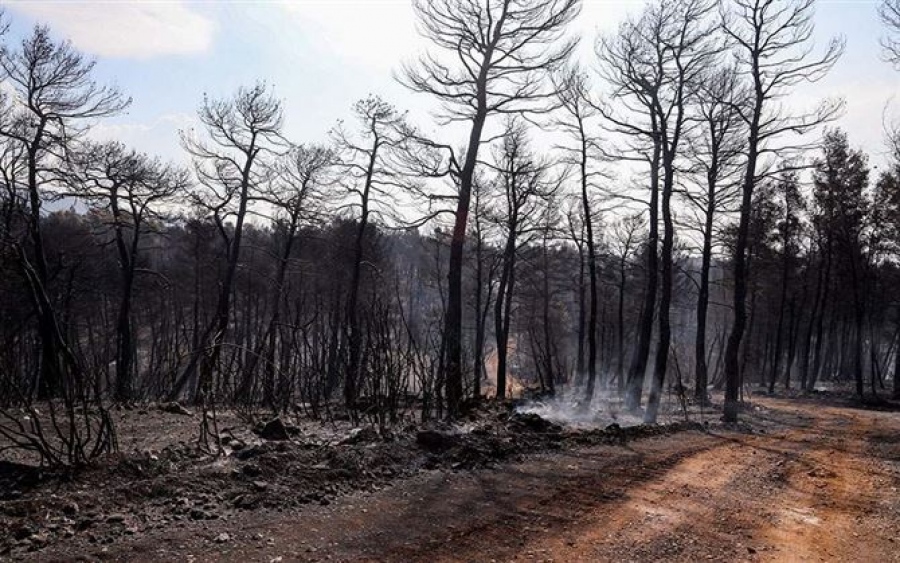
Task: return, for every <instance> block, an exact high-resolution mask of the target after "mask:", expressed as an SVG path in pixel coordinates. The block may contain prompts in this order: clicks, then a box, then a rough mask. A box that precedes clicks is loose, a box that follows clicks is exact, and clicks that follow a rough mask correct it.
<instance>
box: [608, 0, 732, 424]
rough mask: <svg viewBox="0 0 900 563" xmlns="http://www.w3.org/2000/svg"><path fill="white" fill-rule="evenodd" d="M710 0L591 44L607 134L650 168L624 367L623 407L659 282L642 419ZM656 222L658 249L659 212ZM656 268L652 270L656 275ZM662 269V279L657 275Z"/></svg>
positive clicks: (683, 5) (711, 41)
mask: <svg viewBox="0 0 900 563" xmlns="http://www.w3.org/2000/svg"><path fill="white" fill-rule="evenodd" d="M712 9H713V4H712V3H711V2H708V1H705V0H685V1H681V2H675V3H655V4H652V5H651V6H649V7H648V8H647V9H646V10H645V11H644V13H643V14H642V16H641V17H640V19H638V20H637V21H629V22H626V23H625V24H623V25H622V26H621V27H620V29H619V33H618V35H616V36H614V37H612V38H606V39H603V40H601V41H600V42H599V43H598V44H597V48H596V52H597V56H598V57H599V58H600V61H601V63H602V65H603V67H602V72H603V76H604V78H606V79H607V80H608V81H609V83H610V84H611V87H612V94H613V97H614V98H615V99H618V100H620V104H621V105H622V107H623V109H624V111H614V110H612V109H611V108H609V107H605V106H601V107H600V111H601V113H602V114H603V117H604V118H605V120H606V121H607V122H608V123H609V128H610V129H611V133H613V134H617V135H623V136H626V137H627V138H629V139H630V140H631V141H630V146H629V149H630V150H628V151H627V152H624V153H622V154H619V155H617V156H620V157H623V158H627V159H630V160H634V161H639V162H646V163H647V164H649V167H650V181H649V190H650V201H649V208H650V209H649V212H650V224H649V226H650V233H649V247H648V249H647V287H646V290H645V291H646V293H645V295H644V304H643V309H642V312H641V321H640V329H639V338H638V343H637V346H636V347H635V351H634V356H633V359H632V363H631V366H630V368H629V372H628V379H627V385H626V395H625V402H626V406H627V408H629V409H631V410H636V409H638V408H639V407H640V397H641V390H642V386H643V379H644V374H645V371H646V364H647V360H648V357H649V354H650V340H651V338H652V333H653V318H654V313H655V312H656V294H657V285H658V283H659V281H661V282H662V286H661V287H660V288H659V289H660V290H661V291H660V296H659V297H660V301H659V311H658V316H659V343H658V347H657V352H656V361H655V365H654V369H653V374H654V376H653V380H652V382H651V390H650V396H649V399H648V408H647V411H646V413H645V419H646V420H647V421H650V422H653V421H655V420H656V413H657V409H658V405H659V396H660V390H661V388H662V382H663V379H664V378H665V373H666V369H667V365H668V356H669V346H670V340H671V326H670V321H669V309H670V306H671V300H672V280H673V271H672V253H673V248H674V236H675V235H674V225H673V221H672V210H671V199H672V194H673V191H674V188H675V182H676V168H677V162H678V160H679V158H680V150H681V146H680V145H681V142H682V140H683V136H684V132H685V128H686V123H687V116H688V110H689V106H690V104H691V98H692V97H693V95H694V93H695V89H694V85H695V84H696V83H697V82H698V79H699V77H700V76H701V75H702V73H703V72H704V71H705V70H706V68H707V67H708V66H709V64H710V63H711V60H712V58H713V55H714V54H715V53H716V50H717V46H716V45H715V37H714V35H713V34H712V27H711V25H710V22H709V15H710V14H711V11H712ZM660 213H661V215H662V220H663V240H662V248H661V254H658V252H659V251H658V249H657V245H658V242H659V225H658V223H659V218H660ZM658 271H659V273H658ZM660 273H661V277H662V279H661V280H660V279H659V275H660Z"/></svg>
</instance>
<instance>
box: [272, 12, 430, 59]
mask: <svg viewBox="0 0 900 563" xmlns="http://www.w3.org/2000/svg"><path fill="white" fill-rule="evenodd" d="M279 5H281V6H282V7H283V8H284V10H285V11H286V12H287V13H288V14H289V15H290V16H292V17H294V18H296V19H297V21H298V23H299V24H300V26H301V28H302V29H303V31H304V32H306V33H309V34H312V35H313V36H314V37H315V39H314V40H313V41H311V42H310V43H311V44H312V45H320V46H321V48H322V50H323V51H328V52H329V54H337V55H338V56H340V57H342V58H343V59H344V60H345V61H347V62H352V63H356V64H359V65H361V66H365V67H368V68H372V69H377V70H380V71H381V70H385V69H390V68H392V67H394V66H396V65H397V64H398V63H399V62H400V61H402V60H405V59H408V58H410V56H411V55H413V54H415V52H416V50H417V49H418V48H420V47H421V46H422V44H423V42H422V40H421V38H420V37H419V36H418V34H417V32H416V27H415V15H414V12H413V8H412V2H411V1H409V0H399V1H398V0H369V1H367V2H348V1H340V0H280V1H279Z"/></svg>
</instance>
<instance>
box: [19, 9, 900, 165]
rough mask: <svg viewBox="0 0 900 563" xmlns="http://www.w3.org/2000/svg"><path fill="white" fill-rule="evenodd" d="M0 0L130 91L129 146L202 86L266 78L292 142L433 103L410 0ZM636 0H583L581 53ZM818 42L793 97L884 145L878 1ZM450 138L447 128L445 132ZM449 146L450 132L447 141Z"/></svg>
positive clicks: (117, 125) (115, 132) (184, 115)
mask: <svg viewBox="0 0 900 563" xmlns="http://www.w3.org/2000/svg"><path fill="white" fill-rule="evenodd" d="M4 4H5V5H6V6H7V8H8V13H9V15H10V16H11V18H12V20H13V21H12V23H13V38H14V40H15V38H17V37H20V36H21V35H22V34H23V33H26V32H27V31H28V30H29V29H30V27H31V26H32V25H34V24H35V23H46V24H49V25H50V27H51V29H52V30H53V32H54V33H55V34H56V35H57V37H60V38H69V39H71V40H72V42H73V43H74V45H75V46H76V47H77V48H79V49H80V50H82V51H83V52H85V53H88V54H90V55H92V56H94V57H96V59H97V61H98V65H97V77H98V79H100V80H101V81H104V82H112V83H115V84H117V85H118V86H119V87H120V89H121V90H122V91H123V92H124V93H126V94H127V95H130V96H132V97H133V99H134V101H133V104H132V106H131V107H130V109H129V110H128V112H127V114H126V115H123V116H120V117H117V118H115V119H113V120H110V121H108V122H106V123H105V124H104V125H103V126H102V131H101V133H102V134H103V135H104V136H107V135H108V136H109V137H112V138H117V139H120V140H122V141H124V142H126V143H128V144H130V145H132V146H134V147H136V148H138V149H141V150H146V151H149V152H152V153H156V154H160V155H162V156H165V157H170V158H179V159H180V158H183V156H182V152H181V149H180V148H179V146H178V141H177V131H178V129H179V128H183V127H185V126H190V124H191V123H192V120H193V115H194V114H195V111H196V109H197V107H198V105H199V103H200V101H201V100H202V97H203V94H204V92H206V93H209V94H210V95H213V96H225V95H229V94H231V93H232V92H233V91H234V90H235V89H236V88H237V86H239V85H241V84H252V83H253V82H254V81H255V80H256V79H264V80H266V81H267V82H269V83H271V84H272V85H273V86H274V87H275V91H276V94H277V95H278V97H280V98H282V99H283V100H284V105H285V115H286V119H287V133H288V136H289V138H291V139H292V140H294V141H298V142H299V141H303V142H306V141H317V140H324V138H325V135H326V132H327V131H328V129H329V128H330V127H331V126H332V125H333V124H334V122H335V121H336V120H337V119H339V118H345V117H347V116H348V115H349V108H350V106H351V104H352V103H353V102H354V101H355V100H357V99H359V98H361V97H364V96H365V95H367V94H368V93H377V94H380V95H382V96H383V97H384V98H385V99H387V100H388V101H390V102H392V103H394V104H395V105H397V106H398V107H400V108H401V109H410V110H411V112H412V116H413V118H414V121H415V122H416V123H417V124H419V125H420V126H422V127H423V128H425V129H431V128H432V127H433V125H432V124H431V123H430V122H429V120H428V119H427V115H428V114H427V111H428V109H429V108H430V107H431V106H430V100H428V99H427V97H424V96H422V95H412V94H410V93H409V92H408V91H406V90H404V89H403V88H402V87H401V86H400V85H398V84H397V83H396V81H395V80H394V79H393V75H392V73H393V71H395V70H396V69H397V68H398V67H399V64H400V62H401V61H403V60H409V59H411V58H413V57H414V56H415V54H416V53H417V52H418V51H419V50H420V49H421V48H422V46H423V42H422V40H421V39H420V38H419V37H418V35H417V33H416V29H415V18H414V14H413V10H412V6H411V2H410V1H409V0H330V1H329V0H255V1H254V0H245V1H224V0H223V1H214V0H207V1H202V2H193V1H184V0H104V1H101V0H19V1H7V2H4ZM641 5H642V2H640V1H637V0H635V1H626V0H619V1H615V0H584V8H583V10H582V13H581V16H580V17H579V19H578V22H577V25H576V29H575V31H577V32H580V33H582V34H583V36H584V39H583V46H582V47H583V48H582V56H583V62H584V63H585V64H586V65H591V64H593V60H592V58H591V56H590V54H591V46H592V44H593V41H594V38H595V37H596V35H597V33H598V32H600V33H603V32H609V31H613V30H615V28H616V26H617V25H618V23H619V22H620V21H621V19H622V18H623V17H624V15H625V14H627V13H629V12H636V11H638V10H640V7H641ZM816 25H817V29H816V34H817V42H818V44H819V45H821V46H824V45H825V43H826V42H827V39H828V37H830V36H832V35H835V34H843V35H845V36H846V38H847V50H846V53H845V55H844V57H843V58H842V59H841V61H840V62H839V63H838V64H837V66H836V67H835V69H834V70H833V72H832V74H831V75H830V76H829V77H828V78H826V79H825V80H824V81H822V82H820V83H818V84H816V85H815V86H813V87H807V88H805V89H804V90H803V91H802V92H801V93H798V95H797V96H796V98H795V100H793V102H794V103H806V102H807V101H808V102H809V103H812V102H814V101H815V100H817V99H819V98H821V97H824V96H843V97H845V98H846V100H847V111H846V114H845V116H844V118H843V119H842V120H841V122H840V125H841V126H842V127H844V128H845V129H846V130H847V131H848V133H849V135H850V139H851V142H852V143H854V144H856V145H862V146H864V147H865V148H866V149H867V150H868V151H870V152H872V153H874V154H873V157H874V158H875V161H876V162H877V160H878V159H879V158H878V154H879V153H881V152H882V151H883V149H882V144H881V141H882V137H883V132H882V116H883V113H884V110H885V107H886V105H888V104H890V106H891V109H889V111H891V112H892V113H893V114H894V115H900V99H897V100H894V101H893V102H892V101H891V100H892V97H894V96H896V97H898V98H900V72H896V71H894V70H893V69H892V68H891V67H890V65H888V64H887V63H884V62H882V61H881V60H880V56H879V55H880V51H879V45H878V41H879V37H880V36H881V34H882V30H881V27H880V23H879V21H878V18H877V15H876V3H875V2H874V1H869V0H819V2H818V5H817V13H816ZM448 140H449V139H448ZM452 141H453V142H454V143H458V142H459V141H460V139H453V140H452Z"/></svg>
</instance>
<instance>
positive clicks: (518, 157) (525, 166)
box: [491, 120, 554, 399]
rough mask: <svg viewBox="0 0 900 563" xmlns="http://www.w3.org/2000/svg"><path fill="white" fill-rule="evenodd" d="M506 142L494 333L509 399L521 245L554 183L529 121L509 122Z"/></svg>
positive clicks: (500, 392)
mask: <svg viewBox="0 0 900 563" xmlns="http://www.w3.org/2000/svg"><path fill="white" fill-rule="evenodd" d="M501 142H502V144H501V147H500V148H498V150H497V155H496V157H495V160H494V163H493V164H492V165H491V168H492V169H494V171H495V172H496V177H495V180H494V190H495V191H496V194H497V203H496V210H495V213H496V216H495V220H496V221H497V223H498V225H499V226H500V229H501V231H502V233H503V236H504V237H505V240H503V243H502V244H503V248H502V250H501V258H500V260H501V267H500V277H499V281H498V283H497V298H496V300H495V302H494V334H495V337H496V342H497V398H500V399H504V398H506V380H507V357H508V349H509V337H510V322H511V319H512V312H513V298H514V296H515V291H516V269H517V259H518V255H519V249H520V246H521V245H522V244H524V243H525V242H526V241H525V240H523V237H527V236H528V235H529V234H530V233H532V232H533V231H534V229H535V227H536V226H537V225H536V223H535V219H536V217H535V216H536V215H539V213H538V211H539V209H540V203H541V199H546V198H547V197H549V196H550V195H551V194H552V193H553V191H554V186H553V184H552V183H551V182H550V181H549V178H548V174H549V170H548V168H549V166H548V164H547V163H546V162H542V161H541V160H539V159H538V158H537V157H536V155H535V154H534V153H533V152H532V150H531V148H530V147H529V146H528V134H527V131H526V129H525V127H524V125H523V124H522V123H521V122H519V121H516V120H510V121H508V122H507V126H506V130H505V132H504V135H503V138H502V141H501Z"/></svg>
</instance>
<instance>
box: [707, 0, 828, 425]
mask: <svg viewBox="0 0 900 563" xmlns="http://www.w3.org/2000/svg"><path fill="white" fill-rule="evenodd" d="M812 14H813V0H734V1H733V2H732V6H731V9H730V10H729V11H727V12H724V13H723V22H722V29H723V31H724V33H725V35H726V36H727V37H728V38H729V40H730V41H732V42H733V45H734V47H733V51H734V53H735V56H736V59H737V62H738V72H739V74H740V76H741V78H742V79H743V80H745V81H746V82H747V87H748V88H749V89H750V94H749V101H748V107H747V109H742V110H741V112H740V115H741V119H742V121H744V123H745V125H746V127H747V145H746V149H745V150H746V162H745V168H744V173H743V178H742V180H741V205H740V219H739V222H738V229H737V233H736V241H735V251H734V264H733V283H734V293H733V303H734V320H733V322H732V326H731V332H730V334H729V336H728V343H727V346H726V349H725V419H726V420H727V421H729V422H734V421H736V420H737V413H738V391H739V384H740V373H739V372H740V361H739V356H740V348H741V341H742V340H743V338H744V331H745V329H746V326H747V302H746V301H747V277H748V272H747V243H748V236H749V228H750V216H751V211H752V209H751V207H752V204H753V190H754V188H755V187H756V184H757V183H758V181H759V180H760V177H761V175H763V174H764V171H765V170H766V163H765V158H766V157H767V156H768V155H773V154H778V156H780V157H781V158H785V157H786V156H788V155H786V154H785V153H786V152H794V151H796V150H797V149H800V148H803V147H801V146H798V145H797V144H787V145H781V146H778V145H777V141H778V139H779V138H781V137H783V136H785V135H786V134H791V133H793V134H801V135H802V134H804V133H808V132H810V131H812V130H813V129H815V128H816V127H818V126H819V125H821V124H822V123H824V122H827V121H829V120H831V119H833V118H834V117H836V116H837V115H838V113H839V112H840V111H841V109H842V104H841V103H835V102H825V103H823V104H821V105H820V106H819V107H818V108H816V109H814V110H813V111H810V112H796V111H791V110H789V109H787V108H785V107H784V105H783V104H782V103H781V101H782V100H783V98H784V97H785V96H786V95H787V94H788V93H789V92H790V89H791V87H792V86H795V85H797V84H799V83H801V82H815V81H817V80H819V79H821V78H822V77H823V76H825V74H826V73H827V72H828V70H829V69H831V67H832V66H833V65H834V63H835V62H836V61H837V59H838V58H839V57H840V55H841V53H842V52H843V47H844V44H843V41H842V40H840V39H832V40H831V42H830V43H829V45H828V47H827V49H826V50H825V53H824V54H823V55H821V56H820V57H812V56H811V50H810V46H809V45H810V43H811V41H812V35H813V22H812Z"/></svg>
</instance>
